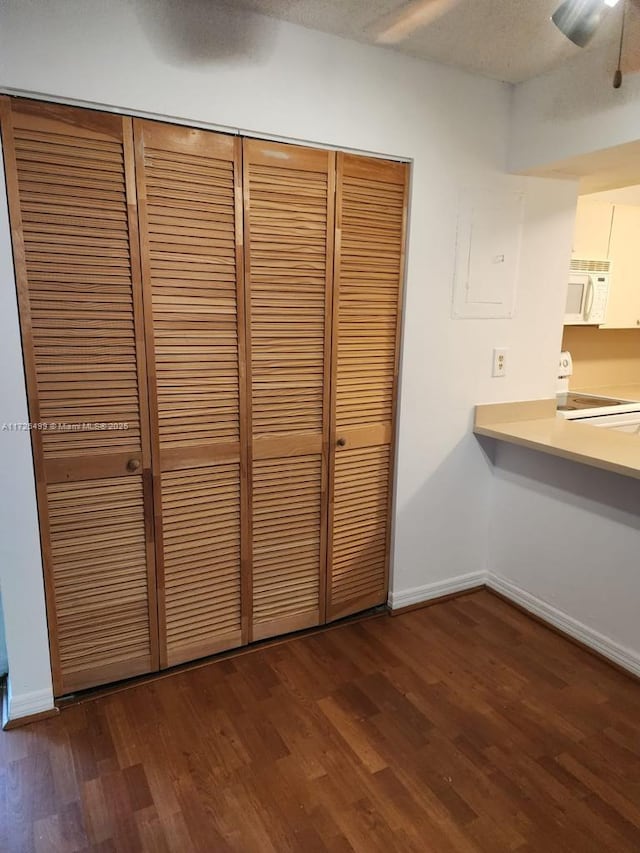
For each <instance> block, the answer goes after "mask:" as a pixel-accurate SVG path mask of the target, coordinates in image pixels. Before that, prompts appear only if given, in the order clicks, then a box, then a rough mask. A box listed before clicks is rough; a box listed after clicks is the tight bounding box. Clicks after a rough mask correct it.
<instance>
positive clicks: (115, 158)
mask: <svg viewBox="0 0 640 853" xmlns="http://www.w3.org/2000/svg"><path fill="white" fill-rule="evenodd" d="M2 125H3V143H4V149H5V158H6V171H7V185H8V196H9V207H10V216H11V227H12V239H13V248H14V258H15V266H16V277H17V287H18V297H19V305H20V322H21V331H22V341H23V349H24V353H25V365H26V374H27V386H28V396H29V413H30V417H31V420H32V421H33V422H35V423H38V424H46V425H47V427H46V429H45V428H43V429H35V430H33V432H32V435H33V437H34V438H33V448H34V462H35V471H36V481H37V493H38V505H39V517H40V531H41V542H42V551H43V560H44V565H45V588H46V593H47V610H48V618H49V637H50V645H51V652H52V670H53V680H54V690H55V692H56V695H60V694H62V693H65V692H68V691H69V690H73V689H76V688H79V687H88V686H91V685H93V684H98V683H101V682H102V681H104V680H106V679H114V678H116V679H117V678H122V677H125V676H126V675H134V674H138V673H140V672H144V671H146V670H148V669H149V668H153V667H154V666H156V665H157V632H156V629H155V612H156V608H155V600H154V596H155V576H154V550H153V541H152V540H150V539H149V537H148V535H147V533H148V531H149V529H150V528H149V525H148V523H146V522H145V506H147V502H146V501H145V490H146V489H147V487H146V486H145V485H144V477H143V471H144V469H145V467H146V466H148V465H149V464H150V446H149V433H148V409H147V398H146V374H145V355H144V347H143V327H142V304H141V293H140V266H139V256H138V248H137V230H136V220H137V212H136V206H135V192H134V183H133V171H132V170H133V161H132V159H131V121H130V119H125V118H122V117H118V116H103V115H102V114H100V113H95V112H93V111H90V110H78V109H75V108H69V107H61V106H56V105H46V104H40V103H35V102H29V101H23V100H18V99H4V100H3V106H2ZM114 425H115V428H113V427H114ZM62 483H66V484H68V486H67V487H65V486H62V485H61V484H62ZM58 484H60V485H58ZM65 488H66V491H65ZM120 492H121V493H122V494H123V495H124V498H123V502H122V505H121V506H119V505H118V504H119V501H118V497H117V496H118V494H119V493H120ZM133 493H135V495H136V497H135V498H132V497H131V496H132V494H133ZM63 496H64V497H63ZM131 500H132V501H133V503H134V504H135V508H134V506H133V504H132V503H131V502H130V501H131ZM85 501H86V503H85ZM120 510H122V511H123V512H124V514H125V515H126V516H127V517H126V523H124V525H123V527H122V529H120V528H118V527H117V525H116V524H115V521H114V519H115V517H116V515H117V513H118V512H119V511H120ZM101 511H106V512H107V513H109V514H110V513H112V511H113V513H114V516H113V519H112V520H110V519H109V517H106V518H100V517H99V513H100V512H101ZM50 516H51V517H50ZM85 519H86V525H84V524H83V522H84V520H85ZM110 524H112V525H113V526H112V528H111V532H112V533H113V534H114V538H113V543H117V542H118V541H120V542H121V544H122V548H123V550H122V556H123V557H125V558H126V556H127V555H129V556H130V557H131V563H130V571H129V574H128V576H127V578H126V581H123V579H122V577H121V576H120V575H118V574H117V572H116V575H117V581H114V585H115V586H114V589H115V587H117V590H118V591H117V593H115V592H114V589H110V583H111V579H110V577H109V576H108V570H107V572H106V573H105V572H104V570H101V569H100V559H101V554H100V550H101V545H102V544H103V543H104V542H105V538H104V535H105V531H106V529H107V528H108V527H109V525H110ZM140 542H141V543H142V544H141V550H140V551H138V544H139V543H140ZM114 547H115V545H114ZM129 548H131V549H132V550H131V551H130V550H129ZM107 550H108V548H107ZM112 560H113V553H110V554H109V559H108V560H107V564H106V565H107V566H108V567H110V566H111V563H112ZM125 562H126V560H125ZM120 568H122V566H120ZM98 577H100V582H98ZM123 584H124V585H123ZM125 587H126V589H125ZM112 593H114V595H113V598H111V595H112ZM121 607H122V609H120V608H121ZM96 614H99V619H98V621H94V620H95V617H96ZM87 632H88V633H87ZM89 635H90V637H91V639H89V638H88V637H89ZM92 646H93V648H92ZM118 649H119V651H118ZM103 652H104V654H102V653H103Z"/></svg>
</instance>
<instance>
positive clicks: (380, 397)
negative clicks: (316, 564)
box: [326, 153, 409, 619]
mask: <svg viewBox="0 0 640 853" xmlns="http://www.w3.org/2000/svg"><path fill="white" fill-rule="evenodd" d="M408 174H409V172H408V166H407V165H406V164H402V163H392V162H390V161H385V160H379V159H373V158H369V157H359V156H355V155H351V154H343V153H338V156H337V176H336V187H337V192H336V246H335V282H334V300H333V341H332V392H331V399H332V403H331V419H332V420H331V457H330V460H331V461H330V466H329V471H330V493H329V529H328V561H327V609H326V613H327V618H328V619H338V618H340V617H343V616H346V615H348V614H349V613H355V612H357V611H358V610H363V609H365V608H367V607H373V606H375V605H377V604H382V603H384V602H385V601H386V597H387V587H388V574H389V550H390V534H391V516H392V505H391V504H392V483H393V467H394V465H393V460H394V436H395V411H396V398H397V388H398V360H399V346H400V330H401V306H402V281H403V277H404V252H405V239H406V218H407V203H408Z"/></svg>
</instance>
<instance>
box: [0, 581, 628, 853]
mask: <svg viewBox="0 0 640 853" xmlns="http://www.w3.org/2000/svg"><path fill="white" fill-rule="evenodd" d="M639 755H640V685H639V684H638V683H636V682H634V681H633V680H631V679H630V678H627V677H625V676H624V675H622V674H621V673H618V672H616V671H615V670H614V669H612V668H610V667H608V666H607V665H606V664H605V663H603V662H601V661H599V660H597V659H596V658H594V657H592V656H590V655H589V654H587V653H586V652H584V651H582V650H581V649H579V648H576V647H575V646H573V645H572V644H570V643H569V642H567V641H565V640H563V639H562V638H560V637H558V636H557V635H555V634H554V633H552V632H551V631H548V630H546V629H545V628H543V627H541V626H540V625H538V624H536V623H535V622H533V621H532V620H530V619H528V618H527V617H526V616H524V615H523V614H521V613H520V612H518V611H517V610H515V609H514V608H512V607H510V606H509V605H508V604H506V603H505V602H503V601H501V600H499V599H498V598H496V597H495V596H493V595H491V594H490V593H488V592H486V591H482V592H477V593H474V594H473V595H470V596H467V597H465V598H460V599H457V600H455V601H447V602H445V603H443V604H438V605H435V606H433V607H429V608H426V609H423V610H416V611H414V612H410V613H406V614H405V615H402V616H399V617H397V618H390V617H387V616H382V617H377V618H373V619H370V620H367V621H363V622H359V623H353V624H349V625H345V626H342V627H340V628H337V629H335V630H332V631H327V632H325V633H322V634H317V635H314V636H307V637H303V638H298V639H295V640H292V641H290V642H286V643H283V644H280V645H275V646H271V647H268V648H264V649H260V650H257V651H254V652H252V653H248V654H244V655H241V656H239V657H236V658H233V659H228V660H222V661H218V662H215V663H211V664H208V665H206V666H204V667H201V668H199V669H194V670H191V671H189V672H184V673H180V674H177V675H172V676H170V677H168V678H165V679H162V680H159V681H156V682H152V683H147V684H143V685H140V686H137V687H133V688H130V689H127V690H124V691H122V692H120V693H116V694H113V695H110V696H103V697H101V698H98V699H93V700H91V701H88V702H85V703H83V704H79V705H75V706H71V707H67V708H65V709H64V710H63V711H62V713H61V714H60V715H59V716H58V717H55V718H52V719H50V720H45V721H42V722H40V723H35V724H33V725H32V726H29V727H26V728H24V729H17V730H14V731H11V732H5V733H2V734H0V759H1V771H0V772H1V776H0V797H1V800H0V809H1V814H0V850H2V851H4V853H16V851H38V853H56V851H64V853H67V851H76V850H87V851H88V850H91V851H101V853H107V851H117V853H125V851H153V853H159V851H172V853H173V851H176V853H189V851H207V853H209V852H210V851H211V853H218V851H241V853H254V851H255V853H269V851H274V853H276V851H277V853H284V851H296V853H297V851H301V853H313V851H325V850H330V851H340V853H342V852H343V851H351V850H355V851H364V852H365V853H375V851H382V852H383V853H390V851H420V853H430V851H433V853H453V851H489V853H499V851H519V853H524V851H527V853H533V851H536V853H540V851H544V853H553V851H562V853H603V851H615V853H623V851H635V852H636V853H637V851H638V850H640V758H639Z"/></svg>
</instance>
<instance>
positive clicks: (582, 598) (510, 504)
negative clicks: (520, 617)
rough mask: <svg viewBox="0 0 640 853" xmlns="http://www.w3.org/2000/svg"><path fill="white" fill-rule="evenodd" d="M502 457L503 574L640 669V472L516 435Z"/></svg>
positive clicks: (496, 525) (514, 590)
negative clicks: (604, 465)
mask: <svg viewBox="0 0 640 853" xmlns="http://www.w3.org/2000/svg"><path fill="white" fill-rule="evenodd" d="M495 464H496V467H495V478H494V482H493V507H492V523H491V533H490V540H489V562H488V568H489V570H490V571H492V572H494V573H495V574H496V575H497V576H498V578H497V579H494V583H495V582H497V585H498V588H502V589H503V591H505V592H507V594H508V595H511V596H513V597H515V598H516V599H520V600H521V601H522V603H523V604H525V605H527V606H529V607H531V606H533V608H534V610H537V611H538V612H539V613H540V615H543V616H544V617H545V618H548V619H549V618H551V620H552V621H556V622H557V623H558V624H559V625H560V626H561V627H563V628H564V629H565V630H569V631H570V632H572V633H574V634H575V635H576V636H577V637H579V638H580V639H582V640H584V641H586V642H587V643H589V644H591V645H594V646H595V647H596V648H599V649H600V651H602V652H604V653H605V654H607V655H609V656H610V657H612V658H614V660H618V661H619V662H620V663H622V664H623V665H624V666H627V667H628V668H630V669H632V670H634V671H635V672H636V673H638V674H640V620H639V619H638V601H640V571H639V568H640V560H639V555H640V481H638V480H634V479H631V478H628V477H621V476H619V475H617V474H611V473H609V472H606V471H599V470H597V469H595V468H589V467H587V466H584V465H578V464H576V463H573V462H569V461H566V460H563V459H557V458H555V457H552V456H546V455H545V454H542V453H536V452H534V451H530V450H524V449H523V448H520V447H514V446H512V445H508V444H502V445H498V447H497V448H496V456H495ZM501 582H502V586H500V584H501ZM505 582H506V585H505Z"/></svg>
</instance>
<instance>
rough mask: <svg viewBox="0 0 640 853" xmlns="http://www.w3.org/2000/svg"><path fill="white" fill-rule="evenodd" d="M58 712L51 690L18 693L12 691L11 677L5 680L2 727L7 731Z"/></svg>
mask: <svg viewBox="0 0 640 853" xmlns="http://www.w3.org/2000/svg"><path fill="white" fill-rule="evenodd" d="M58 713H59V710H58V708H57V707H56V706H55V705H54V702H53V693H52V692H51V690H34V691H33V692H32V693H22V694H18V695H16V694H15V693H13V692H12V691H11V682H10V681H9V679H8V678H7V679H6V680H5V683H4V688H3V690H2V728H3V729H4V730H5V731H9V730H10V729H16V728H18V727H19V726H26V725H28V724H29V723H35V722H36V721H37V720H44V719H46V718H47V717H53V716H54V715H55V714H58Z"/></svg>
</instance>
